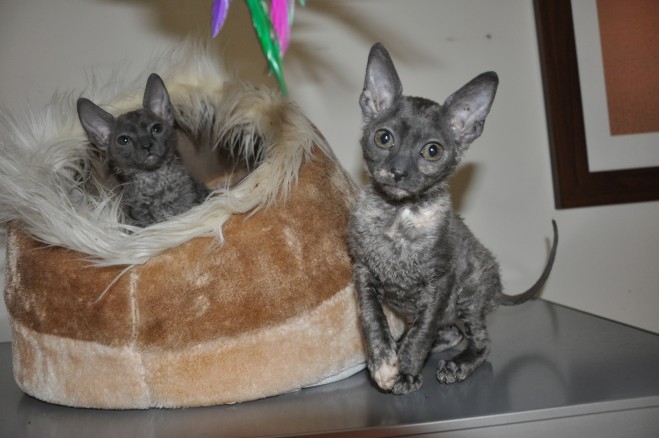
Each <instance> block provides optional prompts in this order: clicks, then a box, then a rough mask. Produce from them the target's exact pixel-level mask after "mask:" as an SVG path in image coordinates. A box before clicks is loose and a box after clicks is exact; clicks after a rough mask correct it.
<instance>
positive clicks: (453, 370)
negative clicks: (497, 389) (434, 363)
mask: <svg viewBox="0 0 659 438" xmlns="http://www.w3.org/2000/svg"><path fill="white" fill-rule="evenodd" d="M472 371H473V370H472V369H471V368H470V367H468V366H467V365H466V364H460V363H456V362H454V361H452V360H449V361H446V360H440V361H439V369H438V370H437V380H439V383H445V384H447V385H448V384H451V383H455V382H462V381H463V380H464V379H466V378H467V377H469V374H471V372H472Z"/></svg>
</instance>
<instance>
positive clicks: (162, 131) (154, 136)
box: [107, 109, 176, 170]
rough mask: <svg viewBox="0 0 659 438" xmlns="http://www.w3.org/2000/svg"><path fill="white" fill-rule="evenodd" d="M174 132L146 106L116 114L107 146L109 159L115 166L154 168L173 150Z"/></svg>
mask: <svg viewBox="0 0 659 438" xmlns="http://www.w3.org/2000/svg"><path fill="white" fill-rule="evenodd" d="M175 139H176V133H175V132H174V129H173V128H172V127H171V126H169V125H168V124H167V122H166V121H165V120H163V119H161V118H160V117H158V116H156V115H155V114H153V113H151V112H150V111H149V110H146V109H140V110H137V111H132V112H129V113H126V114H123V115H121V116H119V117H117V120H116V122H115V125H114V127H113V129H112V134H111V143H110V144H109V146H108V149H107V154H108V160H109V161H110V163H111V164H112V166H113V167H115V168H116V169H125V170H128V169H132V170H155V169H157V168H159V167H160V166H161V165H162V164H163V162H164V161H165V160H166V159H167V158H168V157H169V156H170V155H171V154H172V153H173V151H174V149H175V147H176V144H175V143H176V142H175Z"/></svg>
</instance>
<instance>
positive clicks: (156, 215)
mask: <svg viewBox="0 0 659 438" xmlns="http://www.w3.org/2000/svg"><path fill="white" fill-rule="evenodd" d="M78 116H79V118H80V123H81V124H82V127H83V128H84V130H85V132H86V133H87V137H88V138H89V141H90V142H91V143H92V144H93V145H94V146H96V147H97V148H98V149H99V150H100V151H101V152H102V153H103V154H104V156H105V160H107V166H108V168H109V170H110V172H111V174H112V175H113V176H114V178H116V180H117V181H118V182H119V183H120V184H121V187H122V188H123V192H122V198H121V202H122V207H123V211H124V213H125V216H126V219H127V222H128V223H130V224H132V225H136V226H139V227H146V226H148V225H151V224H154V223H158V222H162V221H165V220H167V219H169V218H170V217H172V216H176V215H178V214H181V213H184V212H186V211H188V210H189V209H190V208H192V207H194V206H195V205H198V204H201V203H202V202H203V201H204V200H205V199H206V197H207V196H208V195H209V194H210V190H209V189H208V188H207V187H206V186H205V185H204V184H203V183H201V182H200V181H198V180H196V179H195V178H194V177H193V176H192V174H191V173H190V172H189V171H188V169H187V168H186V167H185V166H184V165H183V162H182V161H181V159H180V157H179V155H178V153H177V151H176V145H177V137H176V131H175V129H174V108H173V106H172V104H171V102H170V100H169V94H168V93H167V89H166V88H165V84H164V83H163V81H162V79H161V78H160V76H158V75H157V74H155V73H153V74H151V76H149V79H148V80H147V83H146V88H145V90H144V99H143V108H141V109H138V110H135V111H130V112H128V113H125V114H122V115H120V116H118V117H116V118H115V117H114V116H113V115H112V114H110V113H108V112H106V111H104V110H103V109H101V108H100V107H98V106H97V105H95V104H94V103H93V102H92V101H90V100H89V99H85V98H80V99H78Z"/></svg>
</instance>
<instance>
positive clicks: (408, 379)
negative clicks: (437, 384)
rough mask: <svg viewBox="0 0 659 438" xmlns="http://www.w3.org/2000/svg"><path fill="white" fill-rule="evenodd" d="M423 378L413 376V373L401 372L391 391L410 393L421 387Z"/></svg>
mask: <svg viewBox="0 0 659 438" xmlns="http://www.w3.org/2000/svg"><path fill="white" fill-rule="evenodd" d="M422 383H423V379H422V378H421V376H418V375H417V376H413V375H411V374H401V375H400V376H398V380H397V381H396V384H395V385H394V387H393V388H392V390H391V392H393V393H394V394H409V393H410V392H414V391H418V390H419V388H421V384H422Z"/></svg>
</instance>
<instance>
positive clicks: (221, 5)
mask: <svg viewBox="0 0 659 438" xmlns="http://www.w3.org/2000/svg"><path fill="white" fill-rule="evenodd" d="M229 1H230V0H214V1H213V9H212V11H211V14H212V18H211V35H212V36H213V38H215V37H216V36H217V34H218V33H220V30H221V29H222V26H224V20H226V18H227V13H228V12H229Z"/></svg>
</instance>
